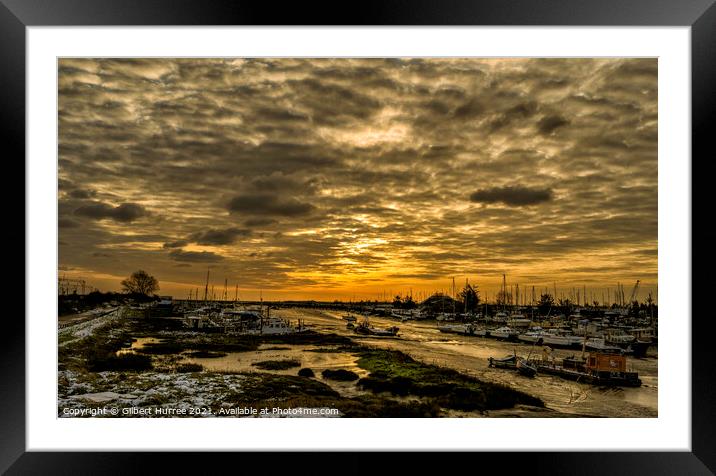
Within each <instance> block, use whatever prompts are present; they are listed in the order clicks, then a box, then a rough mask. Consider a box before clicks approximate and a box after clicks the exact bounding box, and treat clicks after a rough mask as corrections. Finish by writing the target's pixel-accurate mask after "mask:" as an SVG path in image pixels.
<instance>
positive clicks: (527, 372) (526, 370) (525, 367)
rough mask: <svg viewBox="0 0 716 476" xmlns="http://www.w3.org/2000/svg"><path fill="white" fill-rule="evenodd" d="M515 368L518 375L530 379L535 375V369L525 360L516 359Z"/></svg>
mask: <svg viewBox="0 0 716 476" xmlns="http://www.w3.org/2000/svg"><path fill="white" fill-rule="evenodd" d="M516 366H517V371H518V372H519V373H520V375H524V376H525V377H530V378H531V377H534V376H535V375H537V367H536V366H535V365H534V364H533V363H532V362H530V361H528V360H527V359H522V358H518V359H517V365H516Z"/></svg>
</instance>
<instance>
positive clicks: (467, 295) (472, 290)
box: [459, 284, 480, 312]
mask: <svg viewBox="0 0 716 476" xmlns="http://www.w3.org/2000/svg"><path fill="white" fill-rule="evenodd" d="M459 296H460V301H461V302H462V306H463V309H465V310H467V312H473V311H474V310H475V309H477V306H478V305H479V304H480V293H479V292H478V291H477V286H472V285H471V284H465V287H464V288H463V290H462V291H460V294H459Z"/></svg>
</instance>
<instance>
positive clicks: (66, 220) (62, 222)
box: [57, 218, 80, 228]
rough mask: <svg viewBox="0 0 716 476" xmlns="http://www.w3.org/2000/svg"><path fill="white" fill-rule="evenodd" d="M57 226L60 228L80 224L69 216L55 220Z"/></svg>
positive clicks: (74, 226) (73, 226) (75, 226)
mask: <svg viewBox="0 0 716 476" xmlns="http://www.w3.org/2000/svg"><path fill="white" fill-rule="evenodd" d="M57 226H58V227H60V228H77V227H78V226H80V224H79V223H77V222H76V221H74V220H70V219H69V218H60V219H59V220H57Z"/></svg>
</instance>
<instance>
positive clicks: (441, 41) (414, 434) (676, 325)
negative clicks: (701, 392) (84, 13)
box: [6, 27, 691, 451]
mask: <svg viewBox="0 0 716 476" xmlns="http://www.w3.org/2000/svg"><path fill="white" fill-rule="evenodd" d="M27 40H28V41H27V48H28V49H27V51H28V55H27V106H28V108H27V111H28V119H27V120H28V123H27V132H28V134H27V180H28V182H27V196H26V203H27V213H28V216H27V235H26V236H27V237H28V238H27V240H28V242H27V243H28V250H27V274H26V276H27V278H26V279H27V282H26V289H28V290H31V292H29V293H28V294H27V296H28V297H27V303H26V305H27V307H26V309H27V323H26V325H27V329H26V330H27V343H26V344H27V347H26V352H27V354H26V355H27V410H28V412H27V449H28V451H34V450H72V449H76V450H102V449H110V450H111V449H120V450H140V451H141V450H171V449H193V450H234V449H239V450H240V449H269V450H272V449H314V448H316V449H332V450H340V449H380V450H385V449H405V450H418V449H437V450H439V449H445V450H447V449H477V450H517V449H523V450H524V449H527V450H595V449H606V450H616V451H626V450H676V451H690V448H691V425H690V422H691V395H690V389H691V358H690V343H691V339H690V336H691V305H690V304H691V293H690V290H691V272H690V271H691V270H690V263H691V251H690V248H691V236H690V230H691V223H690V217H691V204H690V131H691V120H690V118H691V110H690V103H691V90H690V84H691V78H690V29H689V28H611V27H610V28H577V27H568V28H543V27H540V28H534V27H531V28H523V27H520V28H517V27H499V28H498V27H492V28H484V27H481V28H476V27H460V28H445V27H440V28H426V27H409V28H401V27H381V28H367V27H360V28H315V27H312V28H304V27H300V28H298V27H291V28H283V27H282V28H274V27H272V28H233V27H231V28H204V27H202V28H174V27H172V28H155V27H151V28H149V27H143V28H107V27H101V28H100V27H91V28H65V27H60V28H50V27H32V28H28V30H27ZM60 56H95V57H102V56H125V57H135V56H229V57H233V56H238V57H242V56H243V57H246V56H259V57H260V56H324V57H334V56H373V57H386V56H493V57H505V56H522V57H525V56H573V57H574V56H581V57H589V56H650V57H659V238H660V244H659V245H660V246H659V285H660V288H661V293H660V295H659V306H660V309H659V311H660V315H661V317H662V319H661V321H660V323H659V324H660V344H661V345H660V355H659V357H660V359H659V383H660V385H659V386H660V389H659V417H658V418H654V419H558V420H551V421H549V422H548V423H547V422H545V421H544V420H541V419H425V420H417V419H408V420H405V419H400V420H393V419H383V420H380V419H375V420H367V419H340V420H338V419H312V418H306V419H252V418H246V419H228V418H224V419H139V420H137V419H104V418H97V419H80V418H67V419H64V418H63V419H58V418H56V414H57V413H56V412H57V402H56V394H57V387H56V378H57V371H56V368H57V367H56V361H55V360H54V359H53V358H52V356H54V355H55V348H56V329H55V316H56V272H57V270H56V266H55V265H56V263H57V256H56V253H57V248H56V243H57V230H56V223H57V220H56V219H57V216H56V213H57V212H56V206H57V201H56V200H57V199H56V186H57V185H56V184H57V182H56V146H57V144H56V125H57V116H56V94H57V84H56V75H57V70H56V59H57V57H60ZM6 411H10V410H9V409H6ZM546 423H547V424H546Z"/></svg>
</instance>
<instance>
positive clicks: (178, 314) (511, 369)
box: [59, 302, 658, 417]
mask: <svg viewBox="0 0 716 476" xmlns="http://www.w3.org/2000/svg"><path fill="white" fill-rule="evenodd" d="M152 307H153V306H152V305H150V306H149V317H146V316H147V308H145V307H138V306H134V307H133V306H124V307H123V306H119V307H118V308H116V309H115V311H114V312H113V313H111V314H107V313H105V312H102V313H100V312H93V313H91V314H89V315H90V316H95V319H96V320H95V321H92V320H90V321H82V320H80V322H81V323H80V324H76V325H75V326H77V327H81V326H83V325H84V326H87V325H88V324H91V323H92V322H95V326H96V325H97V322H98V321H97V320H99V322H101V320H102V319H106V318H107V316H120V317H115V318H114V319H116V321H115V322H118V323H120V322H123V321H124V322H133V323H134V324H132V325H140V327H141V326H143V325H144V324H142V323H155V324H151V325H152V326H154V325H157V326H159V327H160V328H165V329H164V330H159V331H158V332H155V333H152V335H151V336H146V337H141V336H137V337H134V338H131V339H130V340H131V341H132V342H131V345H129V346H128V347H123V348H120V349H118V350H117V351H116V353H117V354H118V355H123V354H127V353H130V354H135V356H137V357H142V356H146V355H149V356H151V359H152V362H153V363H152V365H153V366H154V367H157V365H159V367H160V368H161V367H164V366H166V365H170V366H169V367H166V368H167V371H168V372H169V374H168V375H173V374H174V372H176V370H170V369H173V368H187V369H192V370H194V371H199V372H200V373H199V374H198V375H202V376H209V375H212V374H214V373H218V374H225V373H227V372H228V373H230V374H245V373H250V374H251V375H252V376H253V378H258V376H260V375H263V374H265V373H266V372H269V373H273V374H276V375H277V376H278V377H281V376H285V377H286V378H288V377H289V376H291V375H296V373H297V372H298V371H299V370H301V369H304V368H307V369H310V372H311V373H312V374H313V375H316V377H314V378H316V379H317V381H318V382H320V383H323V384H325V385H327V387H328V388H330V389H333V390H334V391H336V392H338V394H339V395H341V398H349V399H350V398H366V396H367V395H373V393H372V392H371V391H368V390H366V387H364V386H363V385H361V384H359V382H363V381H364V380H367V381H370V375H371V372H370V371H368V370H367V369H364V368H361V367H360V366H359V365H358V364H357V362H359V359H360V358H359V355H360V351H358V350H356V349H358V348H360V349H363V348H372V349H385V350H387V351H395V352H400V353H401V354H404V355H406V356H410V358H412V359H416V360H417V361H418V362H423V363H424V364H426V365H431V366H437V367H439V368H445V369H450V370H451V371H457V372H459V373H461V374H463V375H465V376H468V377H471V378H477V379H479V380H480V381H484V382H491V383H494V384H499V385H506V386H508V387H509V388H514V389H515V390H517V391H520V392H524V393H526V394H529V395H533V396H535V397H537V398H539V399H540V400H541V401H542V402H544V405H545V408H547V409H549V410H550V411H552V412H554V416H556V415H558V414H559V415H569V414H573V415H579V416H587V415H591V416H618V417H624V416H632V417H635V416H636V417H644V416H655V415H656V414H657V407H658V405H657V401H658V400H657V393H658V379H657V367H658V360H657V350H658V346H657V345H656V344H655V343H654V344H650V345H649V346H646V352H645V354H643V355H639V356H635V355H634V353H633V352H631V351H630V349H629V347H628V346H627V347H626V348H623V347H620V346H618V345H612V344H609V343H607V340H606V338H605V337H587V338H586V339H585V335H584V334H583V335H582V336H579V335H577V333H578V332H579V330H580V329H581V330H585V329H587V328H589V330H590V331H592V332H596V329H597V328H600V327H605V328H608V326H607V324H608V322H607V320H606V319H607V318H606V317H603V316H602V317H594V318H593V319H592V321H590V322H593V323H597V322H598V323H599V324H600V326H591V327H589V324H587V325H585V324H586V323H585V322H584V318H583V317H581V316H580V318H579V319H576V320H571V321H570V320H569V319H564V320H562V322H560V323H559V324H558V325H557V323H556V322H555V321H549V320H544V319H543V320H541V322H531V324H532V325H531V326H530V327H528V328H527V330H526V331H524V332H522V333H517V332H516V331H514V330H513V329H512V328H511V327H509V326H506V325H500V319H499V317H500V316H497V317H498V319H496V320H494V319H491V318H490V317H489V307H488V313H487V314H482V315H481V320H480V319H475V320H474V322H456V320H457V319H459V317H457V316H452V315H449V314H448V315H447V316H446V317H448V320H446V319H441V320H438V319H436V318H435V317H433V318H430V317H429V313H428V312H427V311H426V310H423V311H421V312H422V313H423V315H424V316H425V317H423V318H421V319H408V320H405V319H402V316H401V315H395V314H394V313H388V314H387V315H386V316H380V315H378V313H376V312H375V311H371V310H368V309H367V308H366V309H356V308H355V305H354V306H353V307H354V309H353V310H352V311H350V312H345V311H341V310H338V309H315V308H307V307H301V306H294V305H286V304H285V303H258V304H256V303H245V304H237V303H230V304H227V303H219V302H217V303H201V305H199V303H197V305H194V306H192V305H191V304H190V303H186V302H175V303H174V304H173V309H174V310H173V311H172V312H171V313H170V314H174V315H172V316H162V317H151V316H152V314H151V312H152V311H151V309H152ZM326 307H335V305H334V306H326ZM179 310H181V311H179ZM483 313H484V308H483ZM96 316H100V317H96ZM444 316H445V315H444ZM484 316H487V317H484ZM463 319H464V316H463ZM569 322H573V323H574V328H573V330H572V332H571V333H570V332H569V330H568V329H570V327H569V326H568V323H569ZM537 324H540V325H537ZM543 326H544V327H543ZM169 328H171V329H172V330H169ZM622 329H623V332H622V333H620V334H618V335H624V336H631V335H632V334H630V333H629V330H630V327H628V326H622ZM637 329H642V330H640V331H638V332H639V333H640V336H641V338H642V339H644V338H645V337H646V335H647V332H646V331H644V330H643V328H637ZM71 331H72V327H67V326H63V325H60V329H59V332H60V333H61V334H62V335H64V334H67V333H69V332H71ZM301 335H306V336H307V337H308V338H309V339H315V338H316V337H315V336H325V338H326V339H328V340H329V341H330V340H331V339H348V340H347V341H346V342H353V344H351V345H349V346H346V345H338V346H336V345H329V346H326V345H311V344H297V343H298V342H303V341H301V340H300V339H301V337H300V336H301ZM587 335H589V333H588V334H587ZM595 335H596V334H595ZM600 335H602V336H604V335H605V334H600ZM610 335H617V334H610ZM331 336H335V337H331ZM245 338H251V339H255V338H259V339H272V338H274V339H279V340H278V341H275V342H276V343H274V344H261V345H260V346H259V347H257V348H256V350H255V351H254V350H252V351H239V352H237V351H234V350H231V349H235V348H236V344H232V345H229V346H228V347H227V346H226V344H225V343H226V342H233V339H239V341H238V342H241V339H245ZM187 339H188V340H187ZM227 339H228V340H227ZM286 339H288V340H286ZM624 340H625V341H629V342H631V341H630V340H629V339H628V338H624ZM190 342H196V343H197V344H188V343H190ZM611 342H616V341H615V340H614V339H612V340H611ZM354 345H357V346H359V347H353V346H354ZM155 349H156V350H155ZM165 349H166V350H165ZM202 349H206V350H202ZM222 349H226V350H222ZM262 349H263V350H262ZM505 355H506V356H507V357H504V356H505ZM582 355H583V356H584V357H582ZM156 359H159V360H158V361H156V362H155V360H156ZM264 359H266V360H267V361H270V362H279V363H280V362H286V363H289V362H290V363H291V364H290V365H289V366H288V367H286V368H282V367H277V369H276V370H270V369H263V368H259V367H256V366H255V364H257V363H260V362H262V361H264ZM595 359H597V360H595ZM605 359H606V360H605ZM610 359H611V360H610ZM168 362H171V364H168ZM615 362H616V364H615ZM609 365H612V367H609ZM614 365H616V366H617V368H616V370H615V368H614V367H613V366H614ZM192 366H195V367H192ZM605 366H606V367H605ZM325 370H329V371H335V370H341V371H346V372H351V373H352V374H355V375H357V377H356V380H355V381H340V382H337V381H333V380H330V379H326V377H324V376H323V375H322V373H323V372H324V371H325ZM329 373H330V372H329ZM176 375H183V374H176ZM192 375H193V374H192ZM202 378H207V377H202ZM262 378H263V377H262ZM93 390H104V391H108V390H106V389H96V388H95V389H93ZM95 393H96V392H95ZM130 393H131V392H130ZM178 398H181V397H178ZM394 398H398V399H402V398H404V397H400V396H399V395H394V396H393V397H390V399H394ZM421 398H424V397H421ZM72 401H74V400H72ZM520 408H521V407H520ZM455 411H456V410H454V409H453V410H450V409H448V408H446V409H444V412H447V413H446V414H450V415H453V416H454V415H456V413H455ZM515 413H516V414H519V415H521V416H524V410H523V409H515ZM458 414H459V415H461V416H486V413H485V412H484V411H483V412H467V413H464V414H460V413H459V412H458ZM487 414H489V412H487ZM500 414H501V415H503V416H504V415H509V411H508V410H501V411H500ZM528 414H529V412H528ZM539 414H540V415H542V414H541V413H539Z"/></svg>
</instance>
